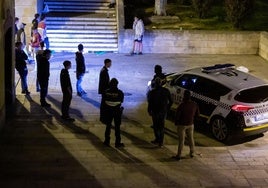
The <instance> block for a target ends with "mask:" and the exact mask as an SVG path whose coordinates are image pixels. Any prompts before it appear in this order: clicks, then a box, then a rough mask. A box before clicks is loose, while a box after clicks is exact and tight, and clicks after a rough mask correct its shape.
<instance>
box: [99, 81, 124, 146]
mask: <svg viewBox="0 0 268 188" xmlns="http://www.w3.org/2000/svg"><path fill="white" fill-rule="evenodd" d="M117 85H118V80H117V79H116V78H112V79H111V81H110V84H109V88H108V89H107V90H106V91H105V92H104V94H103V101H104V119H105V124H106V130H105V141H104V144H105V145H106V146H110V134H111V126H112V121H113V120H114V125H115V147H117V148H120V147H124V144H123V143H121V136H120V125H121V116H122V111H123V107H121V104H122V103H123V101H124V93H123V92H122V91H121V90H120V89H118V87H117Z"/></svg>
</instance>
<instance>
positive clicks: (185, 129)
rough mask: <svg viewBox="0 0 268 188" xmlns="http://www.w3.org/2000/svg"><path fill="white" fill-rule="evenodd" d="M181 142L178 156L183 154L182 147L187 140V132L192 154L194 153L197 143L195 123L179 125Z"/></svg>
mask: <svg viewBox="0 0 268 188" xmlns="http://www.w3.org/2000/svg"><path fill="white" fill-rule="evenodd" d="M177 132H178V137H179V143H178V153H177V156H179V157H180V156H181V153H182V149H183V146H184V141H185V134H186V135H187V139H188V144H189V147H190V154H194V150H195V145H194V125H186V126H183V125H178V127H177Z"/></svg>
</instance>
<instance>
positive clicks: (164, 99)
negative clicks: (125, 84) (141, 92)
mask: <svg viewBox="0 0 268 188" xmlns="http://www.w3.org/2000/svg"><path fill="white" fill-rule="evenodd" d="M171 105H172V99H171V95H170V92H169V90H168V89H166V88H164V87H156V88H155V89H152V90H151V91H150V92H149V94H148V113H149V114H151V113H167V112H168V110H169V109H170V107H171Z"/></svg>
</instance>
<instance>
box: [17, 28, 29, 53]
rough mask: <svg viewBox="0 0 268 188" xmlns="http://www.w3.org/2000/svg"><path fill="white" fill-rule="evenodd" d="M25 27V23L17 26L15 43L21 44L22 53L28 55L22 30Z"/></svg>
mask: <svg viewBox="0 0 268 188" xmlns="http://www.w3.org/2000/svg"><path fill="white" fill-rule="evenodd" d="M25 25H26V24H25V23H20V24H18V29H19V30H18V31H17V37H16V39H17V41H16V42H21V43H22V44H23V47H22V49H23V50H24V52H25V53H26V54H28V53H27V50H26V34H25V30H24V28H25Z"/></svg>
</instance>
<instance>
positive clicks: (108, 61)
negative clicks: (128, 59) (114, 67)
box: [104, 59, 112, 65]
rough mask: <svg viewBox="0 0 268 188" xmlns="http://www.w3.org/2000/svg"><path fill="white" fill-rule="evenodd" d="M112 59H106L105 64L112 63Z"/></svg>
mask: <svg viewBox="0 0 268 188" xmlns="http://www.w3.org/2000/svg"><path fill="white" fill-rule="evenodd" d="M111 62H112V61H111V59H105V60H104V64H105V65H106V64H108V63H111Z"/></svg>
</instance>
